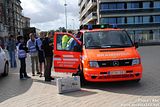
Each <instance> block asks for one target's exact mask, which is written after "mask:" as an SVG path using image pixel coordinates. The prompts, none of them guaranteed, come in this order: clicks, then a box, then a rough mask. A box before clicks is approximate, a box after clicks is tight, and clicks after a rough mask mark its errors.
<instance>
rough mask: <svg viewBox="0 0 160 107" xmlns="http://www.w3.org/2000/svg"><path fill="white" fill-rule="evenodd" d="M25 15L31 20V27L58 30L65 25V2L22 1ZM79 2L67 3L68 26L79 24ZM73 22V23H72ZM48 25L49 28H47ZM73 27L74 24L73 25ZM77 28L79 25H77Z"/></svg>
mask: <svg viewBox="0 0 160 107" xmlns="http://www.w3.org/2000/svg"><path fill="white" fill-rule="evenodd" d="M21 2H22V7H23V9H24V10H23V12H24V15H25V16H27V17H30V18H31V25H33V26H36V27H37V25H40V26H38V27H41V28H42V29H43V28H45V29H50V28H51V27H48V28H47V26H51V25H52V26H53V25H54V26H55V28H58V27H60V26H62V25H64V23H65V15H64V9H65V8H64V3H65V2H64V0H21ZM78 11H79V10H78V0H68V1H67V15H68V22H70V23H69V24H68V25H69V26H70V25H71V23H73V20H72V19H74V21H75V22H74V23H75V24H79V19H78V18H79V14H78ZM71 20H72V22H71ZM46 25H47V26H46ZM72 25H73V24H72ZM75 26H77V25H75Z"/></svg>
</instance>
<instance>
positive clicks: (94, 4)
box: [80, 0, 97, 19]
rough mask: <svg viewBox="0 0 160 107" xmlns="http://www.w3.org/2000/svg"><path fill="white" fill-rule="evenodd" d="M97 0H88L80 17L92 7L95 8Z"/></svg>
mask: <svg viewBox="0 0 160 107" xmlns="http://www.w3.org/2000/svg"><path fill="white" fill-rule="evenodd" d="M96 5H97V4H96V1H95V0H90V1H89V2H88V4H87V5H86V7H85V9H84V10H83V11H82V13H81V15H80V19H81V18H82V17H83V16H84V15H85V14H86V13H87V12H88V11H89V10H90V9H92V8H94V7H95V6H96Z"/></svg>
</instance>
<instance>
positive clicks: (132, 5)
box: [127, 2, 140, 9]
mask: <svg viewBox="0 0 160 107" xmlns="http://www.w3.org/2000/svg"><path fill="white" fill-rule="evenodd" d="M135 8H140V4H139V3H137V2H131V3H127V9H135Z"/></svg>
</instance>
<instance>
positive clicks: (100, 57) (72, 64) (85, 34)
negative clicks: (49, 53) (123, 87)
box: [54, 25, 142, 82]
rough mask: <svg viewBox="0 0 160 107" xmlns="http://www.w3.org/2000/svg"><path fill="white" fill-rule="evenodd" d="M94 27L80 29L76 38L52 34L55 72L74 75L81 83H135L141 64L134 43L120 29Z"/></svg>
mask: <svg viewBox="0 0 160 107" xmlns="http://www.w3.org/2000/svg"><path fill="white" fill-rule="evenodd" d="M95 26H96V25H95ZM95 26H94V27H93V26H92V27H91V26H88V29H86V27H87V26H83V27H81V31H80V32H81V36H79V38H76V37H74V36H73V35H72V34H69V33H61V32H56V33H55V34H54V70H55V72H63V73H73V75H78V76H80V77H81V81H82V82H84V81H91V82H113V81H128V80H134V81H137V82H138V81H139V80H140V79H141V78H142V64H141V58H140V55H139V53H138V51H137V48H138V45H137V43H133V42H132V40H131V39H130V36H129V35H128V33H127V32H126V31H125V30H123V29H118V28H110V27H106V28H105V26H102V28H100V27H99V26H98V25H97V27H95Z"/></svg>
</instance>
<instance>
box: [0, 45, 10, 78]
mask: <svg viewBox="0 0 160 107" xmlns="http://www.w3.org/2000/svg"><path fill="white" fill-rule="evenodd" d="M8 72H9V62H8V57H7V54H6V52H5V51H4V50H3V49H2V48H1V47H0V75H2V76H7V75H8Z"/></svg>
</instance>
